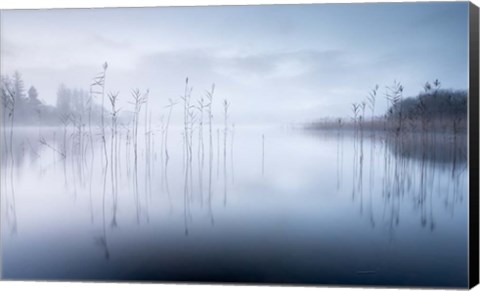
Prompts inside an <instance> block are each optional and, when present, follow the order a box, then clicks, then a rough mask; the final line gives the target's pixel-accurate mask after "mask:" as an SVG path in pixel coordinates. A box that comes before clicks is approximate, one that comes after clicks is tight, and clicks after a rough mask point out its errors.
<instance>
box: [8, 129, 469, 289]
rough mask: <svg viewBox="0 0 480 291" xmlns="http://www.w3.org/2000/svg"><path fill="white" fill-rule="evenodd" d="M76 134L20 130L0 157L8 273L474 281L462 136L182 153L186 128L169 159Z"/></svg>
mask: <svg viewBox="0 0 480 291" xmlns="http://www.w3.org/2000/svg"><path fill="white" fill-rule="evenodd" d="M71 131H72V130H71V129H69V130H68V132H66V133H65V132H64V131H63V129H62V128H58V129H52V128H29V129H27V128H17V129H15V130H14V137H13V142H12V143H13V151H12V153H10V152H5V150H4V152H3V153H2V154H3V164H2V173H1V174H2V177H1V178H2V181H4V182H5V183H2V188H1V190H2V219H1V221H2V245H3V253H2V257H3V266H2V268H3V270H2V272H3V277H4V278H5V279H8V280H70V281H71V280H75V281H76V280H89V281H90V280H94V281H105V280H106V281H111V280H115V281H139V280H141V281H194V282H245V283H249V282H255V283H270V284H277V283H282V284H302V285H307V284H331V285H350V284H354V285H366V284H368V285H404V286H451V287H466V286H467V280H468V278H467V274H468V247H467V246H468V229H467V227H468V167H467V146H466V137H465V136H461V137H458V138H457V139H455V143H457V146H452V143H453V142H454V141H453V140H454V138H453V137H452V136H450V135H433V136H431V137H429V140H430V143H429V145H430V146H429V147H428V149H424V148H422V146H420V145H419V144H420V142H419V140H421V137H420V136H409V137H408V139H409V140H408V141H403V142H404V143H405V144H406V146H404V147H401V149H399V148H397V147H396V145H395V141H394V140H393V138H386V134H384V133H377V134H375V135H372V134H371V133H362V134H361V136H359V134H355V133H352V132H348V131H345V132H337V131H306V130H300V129H292V128H267V129H265V128H262V129H260V128H248V127H241V126H239V127H237V128H235V130H234V132H233V134H232V131H229V133H228V135H227V138H226V139H225V137H224V132H223V128H221V127H220V130H219V131H217V127H215V128H214V130H213V136H212V145H213V146H212V147H210V140H209V138H208V132H207V130H206V129H204V138H203V145H204V146H203V151H202V147H199V145H200V144H201V143H200V142H199V138H198V135H197V133H196V132H194V134H193V146H192V149H191V152H192V155H191V157H192V158H191V160H190V161H188V159H187V161H185V160H186V157H185V149H184V148H185V147H184V145H183V144H184V142H183V138H182V131H181V129H180V128H172V129H171V131H170V133H169V134H170V135H169V138H168V154H169V159H168V160H167V159H166V157H165V154H164V152H165V149H164V148H163V147H162V146H161V145H162V144H163V143H162V141H161V140H160V135H159V134H156V133H155V134H153V135H152V137H151V140H150V142H149V143H148V146H146V143H145V138H144V135H143V129H139V132H140V133H139V137H138V143H139V144H138V154H137V162H136V163H135V156H134V153H133V150H132V142H131V139H130V140H128V139H127V138H126V135H125V132H121V134H120V136H119V139H118V144H117V145H116V148H117V149H118V152H117V153H116V154H114V155H111V152H110V149H111V148H110V146H111V143H110V139H109V137H108V134H107V140H106V145H107V146H106V152H107V154H106V155H105V154H104V151H105V150H104V148H103V145H102V142H101V140H100V139H99V138H98V137H95V139H94V142H93V146H92V147H88V146H87V147H85V148H82V149H79V148H78V147H77V146H76V144H75V141H76V139H75V138H71V134H72V132H71ZM64 134H66V135H67V136H68V137H69V138H68V142H67V144H66V145H64V144H63V138H64ZM2 138H3V137H2ZM406 138H407V137H406ZM85 144H88V143H85ZM62 147H65V149H66V158H63V157H62V155H61V154H59V152H58V151H59V150H60V149H61V148H62ZM92 148H93V150H92ZM12 160H13V167H12Z"/></svg>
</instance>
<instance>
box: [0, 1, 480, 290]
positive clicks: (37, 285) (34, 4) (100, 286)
mask: <svg viewBox="0 0 480 291" xmlns="http://www.w3.org/2000/svg"><path fill="white" fill-rule="evenodd" d="M437 1H438V0H437ZM332 2H335V3H351V2H379V1H372V0H363V1H355V0H351V1H345V0H343V1H342V0H332V1H318V0H317V1H315V0H306V1H305V0H290V1H289V0H243V1H242V0H197V1H195V0H176V1H175V0H137V1H133V0H115V1H112V0H70V1H68V2H67V1H64V0H63V1H62V0H37V1H35V0H2V1H1V2H0V9H12V8H15V9H18V8H79V7H82V8H86V7H145V6H168V5H174V6H192V5H235V4H236V5H240V4H241V5H244V4H292V3H332ZM381 2H415V1H412V0H403V1H385V0H383V1H381ZM472 2H473V3H475V4H476V5H477V6H480V0H473V1H472ZM353 259H355V258H352V260H353ZM313 288H315V289H316V290H329V289H331V288H333V287H284V286H261V287H260V286H238V285H236V286H234V285H227V286H225V285H193V284H130V283H59V282H58V283H57V282H53V283H52V282H48V283H46V282H0V290H2V291H3V290H13V291H15V290H40V291H42V290H52V291H57V290H58V291H60V290H62V291H63V290H69V291H70V290H71V291H77V290H78V291H79V290H82V291H83V290H89V291H96V290H115V291H131V290H135V291H137V290H138V291H148V290H159V289H162V290H176V291H188V290H199V291H206V290H212V291H235V290H248V291H260V290H262V291H265V290H268V291H280V290H284V291H287V290H288V291H298V290H309V289H310V290H311V289H313ZM335 290H339V291H345V290H359V288H355V289H353V288H336V287H335ZM362 290H378V291H381V290H392V289H367V288H365V289H362ZM417 290H419V289H417ZM474 290H480V287H478V286H477V287H476V288H475V289H474Z"/></svg>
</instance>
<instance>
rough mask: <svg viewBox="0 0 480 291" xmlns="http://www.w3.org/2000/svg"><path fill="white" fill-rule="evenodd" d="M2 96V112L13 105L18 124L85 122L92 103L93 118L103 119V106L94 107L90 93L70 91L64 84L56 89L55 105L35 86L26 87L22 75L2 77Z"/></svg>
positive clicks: (74, 89)
mask: <svg viewBox="0 0 480 291" xmlns="http://www.w3.org/2000/svg"><path fill="white" fill-rule="evenodd" d="M0 78H1V86H0V97H1V100H2V106H3V108H2V109H3V112H7V111H9V109H8V107H11V106H14V110H15V118H14V123H15V125H37V126H45V125H60V124H61V121H62V118H64V117H71V118H77V119H82V118H81V117H84V115H86V114H87V113H86V112H87V107H88V106H89V103H90V102H91V103H92V104H91V105H92V112H91V119H92V121H93V122H98V121H99V120H100V116H101V112H102V107H101V106H100V105H98V104H95V103H94V102H93V100H92V95H91V94H90V92H89V91H87V90H84V89H79V88H68V87H67V86H66V85H64V84H61V85H60V86H59V88H58V90H57V94H56V95H57V96H56V103H55V105H54V106H52V105H49V104H47V103H46V102H45V101H44V100H43V99H42V95H41V92H39V91H38V90H37V88H35V86H34V85H26V84H25V82H24V81H23V78H22V75H21V74H20V73H19V72H15V73H13V75H11V76H10V75H2V76H1V77H0Z"/></svg>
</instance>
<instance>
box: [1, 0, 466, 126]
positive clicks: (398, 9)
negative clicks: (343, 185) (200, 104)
mask: <svg viewBox="0 0 480 291" xmlns="http://www.w3.org/2000/svg"><path fill="white" fill-rule="evenodd" d="M1 24H2V25H1V57H2V63H1V69H2V74H10V73H12V72H13V71H15V70H18V71H19V72H21V73H22V74H23V76H24V79H25V83H26V85H27V86H29V85H34V86H35V87H37V89H38V91H39V94H40V98H41V99H43V100H45V101H46V102H47V103H50V104H54V103H55V99H56V96H55V95H56V91H57V88H58V86H59V84H60V83H65V84H66V85H67V86H70V87H79V88H86V89H88V85H89V84H90V80H91V78H92V77H93V76H95V74H96V73H97V72H98V71H100V70H101V65H102V63H103V62H104V61H108V63H109V68H108V73H107V74H108V75H107V78H108V79H107V90H108V91H120V98H121V99H122V100H123V103H122V104H123V105H122V106H123V107H124V108H125V109H126V108H127V107H128V104H127V102H126V101H127V100H128V99H129V98H130V95H129V92H130V90H131V89H132V88H137V87H138V88H140V89H146V88H149V89H150V92H151V100H153V101H152V102H153V106H151V108H155V110H157V111H158V116H159V115H160V114H161V113H160V111H161V110H163V109H164V107H163V106H164V105H165V104H166V102H167V99H168V98H177V97H178V96H180V95H181V94H182V92H183V83H184V80H185V77H187V76H188V77H189V78H190V80H191V84H192V85H193V86H194V91H193V98H198V97H199V96H200V95H201V94H203V92H204V91H205V90H206V89H208V88H210V86H211V83H216V86H217V95H216V98H217V102H218V103H216V104H217V108H216V112H217V113H218V112H219V111H220V100H221V99H228V100H229V101H230V102H231V104H232V107H231V111H232V113H231V114H232V115H231V116H232V119H233V120H236V121H237V123H242V122H243V123H251V122H259V123H260V122H261V123H289V122H301V121H306V120H311V119H314V118H316V117H326V116H341V117H345V116H348V115H349V114H350V108H351V103H352V102H359V101H361V100H362V99H364V97H365V96H366V95H367V93H368V91H369V90H370V89H371V88H373V87H374V86H375V84H379V85H380V86H381V90H380V93H381V95H382V97H380V99H379V102H378V105H379V106H378V111H379V112H380V111H382V110H384V109H385V106H386V102H385V100H384V98H383V92H384V89H383V88H384V86H386V85H389V84H391V83H392V82H393V81H394V80H398V81H400V82H401V83H402V84H404V86H405V94H406V95H414V94H416V93H418V92H420V91H421V90H422V86H423V84H424V83H425V82H426V81H432V80H434V79H436V78H438V79H440V81H441V82H442V87H447V88H455V89H466V88H467V86H468V84H467V82H468V4H467V2H457V3H445V2H444V3H408V4H407V3H386V4H319V5H278V6H271V5H267V6H237V7H232V6H230V7H228V6H224V7H179V8H174V7H172V8H131V9H128V8H122V9H81V10H61V9H60V10H23V11H20V10H19V11H2V17H1Z"/></svg>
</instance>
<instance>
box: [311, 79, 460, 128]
mask: <svg viewBox="0 0 480 291" xmlns="http://www.w3.org/2000/svg"><path fill="white" fill-rule="evenodd" d="M467 97H468V94H467V91H466V90H453V89H443V88H441V83H440V81H439V80H438V79H437V80H435V81H433V82H432V83H429V82H426V83H425V85H424V87H423V90H422V92H420V93H419V94H417V95H416V96H409V97H405V96H404V86H403V85H402V84H401V83H400V82H397V81H394V82H393V84H391V85H389V86H385V91H384V93H383V96H382V93H381V92H380V86H378V85H376V86H375V87H374V88H373V89H372V90H370V91H369V92H368V94H367V96H366V97H365V98H364V99H363V100H362V101H360V102H355V103H353V104H351V117H350V118H349V119H343V118H336V119H332V118H324V119H321V120H317V121H314V122H311V123H309V124H307V125H306V127H307V128H309V129H338V128H342V129H358V128H361V129H366V130H384V131H392V132H397V133H399V132H404V131H411V132H419V131H431V132H444V133H445V132H450V131H452V132H454V133H459V132H465V131H466V129H467V111H468V98H467ZM379 98H384V99H385V100H386V101H387V104H388V106H387V110H386V111H385V112H384V113H380V114H377V112H375V105H376V102H377V101H378V99H379Z"/></svg>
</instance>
